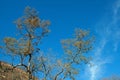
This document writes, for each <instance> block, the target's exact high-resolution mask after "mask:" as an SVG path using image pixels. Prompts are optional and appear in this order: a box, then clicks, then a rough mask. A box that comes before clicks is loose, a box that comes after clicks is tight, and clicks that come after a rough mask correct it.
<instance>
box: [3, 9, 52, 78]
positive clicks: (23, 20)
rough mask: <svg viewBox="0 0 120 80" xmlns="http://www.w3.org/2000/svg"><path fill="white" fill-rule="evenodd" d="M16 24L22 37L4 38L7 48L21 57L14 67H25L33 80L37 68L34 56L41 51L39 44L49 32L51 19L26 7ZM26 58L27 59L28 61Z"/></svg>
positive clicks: (12, 53)
mask: <svg viewBox="0 0 120 80" xmlns="http://www.w3.org/2000/svg"><path fill="white" fill-rule="evenodd" d="M15 24H16V25H17V29H18V31H19V33H20V35H19V37H20V38H17V39H16V38H12V37H6V38H4V43H5V48H6V50H7V51H8V53H10V54H11V55H13V56H18V57H19V59H20V62H19V64H17V65H13V68H16V67H18V66H22V67H24V69H25V70H26V71H27V72H28V74H29V80H31V79H32V73H33V72H34V71H35V69H36V66H35V65H34V63H32V62H33V59H34V57H33V56H34V55H35V53H37V52H39V50H40V49H39V48H38V47H37V46H38V44H39V43H40V41H41V39H42V38H43V37H45V36H46V35H47V33H48V32H49V29H48V26H49V25H50V21H48V20H41V19H40V18H39V16H38V12H37V11H36V10H35V9H33V8H30V7H26V8H25V14H24V16H22V17H20V18H19V19H17V20H16V21H15ZM38 30H39V31H38ZM26 59H27V60H26ZM25 60H26V61H27V62H26V63H25Z"/></svg>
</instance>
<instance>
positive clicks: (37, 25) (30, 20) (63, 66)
mask: <svg viewBox="0 0 120 80" xmlns="http://www.w3.org/2000/svg"><path fill="white" fill-rule="evenodd" d="M15 24H16V25H17V29H18V31H19V33H20V34H19V37H20V38H12V37H6V38H4V43H5V47H4V49H5V50H6V51H7V53H9V54H11V55H12V56H15V57H14V58H15V59H16V56H18V58H19V60H20V61H19V63H18V64H17V65H14V63H13V64H12V66H13V69H15V68H18V67H19V68H21V67H22V68H21V69H23V70H25V71H26V72H27V73H28V74H29V76H28V77H29V80H34V79H33V75H34V73H39V79H40V80H65V79H68V78H70V79H71V80H75V75H77V74H79V68H80V65H81V64H84V63H85V64H88V63H89V60H90V59H91V58H90V57H89V55H88V54H87V53H88V52H89V51H90V50H91V49H92V43H93V40H94V39H93V37H91V35H90V32H89V31H87V30H82V29H76V31H75V34H74V37H73V38H71V39H66V40H62V41H61V44H62V46H63V49H64V51H65V53H66V54H64V55H63V57H65V58H62V59H56V58H53V57H50V56H48V57H47V56H46V55H44V54H43V55H40V48H39V47H38V46H39V44H40V42H41V39H42V38H43V37H45V36H46V35H47V34H48V33H49V32H50V30H49V29H48V26H49V25H50V21H49V20H42V19H40V18H39V16H38V12H37V11H36V10H35V9H33V8H30V7H26V9H25V15H24V16H22V17H20V18H19V19H17V20H16V21H15ZM2 48H3V47H2ZM36 55H37V56H36ZM51 58H53V59H51ZM13 62H14V61H13Z"/></svg>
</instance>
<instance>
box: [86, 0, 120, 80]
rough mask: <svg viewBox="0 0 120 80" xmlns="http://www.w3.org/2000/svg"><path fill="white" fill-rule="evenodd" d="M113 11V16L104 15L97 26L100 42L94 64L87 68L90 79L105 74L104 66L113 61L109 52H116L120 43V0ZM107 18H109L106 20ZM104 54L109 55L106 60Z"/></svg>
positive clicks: (114, 5)
mask: <svg viewBox="0 0 120 80" xmlns="http://www.w3.org/2000/svg"><path fill="white" fill-rule="evenodd" d="M111 13H112V16H107V17H105V16H104V17H103V19H102V20H101V21H100V22H98V23H97V25H96V26H95V29H96V33H97V34H98V35H99V42H98V43H97V44H98V45H97V46H96V49H95V51H94V59H93V61H92V62H91V63H92V64H93V65H92V66H87V68H86V71H87V75H89V78H90V80H99V79H100V77H101V76H100V75H102V74H103V69H102V68H103V67H104V66H105V65H106V64H107V63H110V62H111V54H109V52H116V51H117V50H118V45H119V44H120V23H119V22H120V0H117V1H116V2H115V3H114V4H113V8H112V10H111ZM108 14H109V12H108ZM107 18H108V20H106V19H107ZM109 19H111V20H109ZM105 20H106V21H105ZM108 47H110V49H109V52H107V50H108ZM111 47H112V48H111ZM106 54H108V55H106ZM103 55H104V56H107V57H106V58H105V59H104V60H103V58H104V56H103Z"/></svg>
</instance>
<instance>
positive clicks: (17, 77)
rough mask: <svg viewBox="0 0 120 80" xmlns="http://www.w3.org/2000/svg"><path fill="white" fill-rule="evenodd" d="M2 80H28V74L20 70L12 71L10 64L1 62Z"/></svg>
mask: <svg viewBox="0 0 120 80" xmlns="http://www.w3.org/2000/svg"><path fill="white" fill-rule="evenodd" d="M0 80H28V74H27V73H26V72H25V71H24V70H21V69H19V68H15V69H12V66H11V65H10V64H8V63H5V62H1V61H0ZM33 80H38V79H36V78H34V79H33Z"/></svg>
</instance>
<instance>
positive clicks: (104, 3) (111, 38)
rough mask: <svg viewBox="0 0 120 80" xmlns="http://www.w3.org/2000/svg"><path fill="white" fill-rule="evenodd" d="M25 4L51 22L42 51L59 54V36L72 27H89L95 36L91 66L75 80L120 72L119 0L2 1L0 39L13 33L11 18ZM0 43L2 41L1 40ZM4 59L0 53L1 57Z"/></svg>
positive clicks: (97, 79) (96, 79)
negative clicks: (49, 49)
mask: <svg viewBox="0 0 120 80" xmlns="http://www.w3.org/2000/svg"><path fill="white" fill-rule="evenodd" d="M26 6H31V7H33V8H35V9H37V10H38V11H39V15H40V17H41V18H42V19H49V20H50V21H51V26H50V29H51V33H50V34H49V36H48V37H46V38H45V39H43V41H42V42H43V44H42V45H41V46H40V47H41V49H42V50H46V47H47V48H52V50H53V51H54V52H55V53H58V54H61V53H63V52H62V48H61V44H60V40H61V39H65V38H69V37H71V35H72V34H73V32H74V29H75V28H82V29H90V30H91V32H92V33H93V34H94V35H95V37H96V42H95V44H94V50H93V51H92V53H93V54H94V56H93V61H91V62H92V63H93V64H94V66H93V67H89V66H86V67H85V70H84V71H83V72H82V73H81V74H80V75H78V77H77V80H80V79H82V80H100V79H101V78H102V77H108V76H110V75H113V74H117V75H120V70H119V68H120V62H119V61H120V23H119V22H120V0H1V1H0V19H1V20H0V39H1V40H2V39H3V38H4V37H5V36H13V34H15V33H16V30H15V29H16V28H15V24H13V21H14V20H16V19H17V18H18V17H20V16H22V15H23V10H24V8H25V7H26ZM0 43H2V42H1V41H0ZM2 59H7V57H6V58H5V57H4V58H3V57H2V56H1V54H0V60H2Z"/></svg>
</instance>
